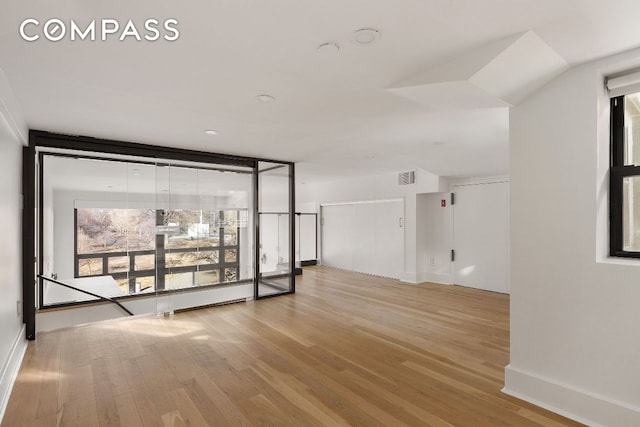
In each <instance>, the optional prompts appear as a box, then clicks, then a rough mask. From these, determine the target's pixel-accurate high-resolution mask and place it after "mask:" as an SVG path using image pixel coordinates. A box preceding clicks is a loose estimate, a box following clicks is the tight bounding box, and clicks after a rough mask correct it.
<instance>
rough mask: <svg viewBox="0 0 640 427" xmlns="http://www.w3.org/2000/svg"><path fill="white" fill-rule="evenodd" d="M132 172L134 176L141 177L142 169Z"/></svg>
mask: <svg viewBox="0 0 640 427" xmlns="http://www.w3.org/2000/svg"><path fill="white" fill-rule="evenodd" d="M131 172H132V173H133V176H140V169H134V170H132V171H131Z"/></svg>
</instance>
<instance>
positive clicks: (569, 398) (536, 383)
mask: <svg viewBox="0 0 640 427" xmlns="http://www.w3.org/2000/svg"><path fill="white" fill-rule="evenodd" d="M502 392H503V393H506V394H508V395H510V396H513V397H517V398H518V399H522V400H525V401H527V402H530V403H533V404H534V405H537V406H540V407H542V408H545V409H548V410H550V411H553V412H555V413H557V414H560V415H563V416H565V417H567V418H571V419H573V420H575V421H578V422H581V423H583V424H587V425H589V426H592V427H600V426H607V427H616V426H621V427H622V426H625V427H626V426H640V407H637V406H634V405H631V404H628V403H625V402H620V401H616V400H615V399H611V398H608V397H606V396H600V395H597V394H595V393H592V392H589V391H586V390H580V389H579V388H577V387H574V386H571V385H569V384H563V383H561V382H559V381H555V380H552V379H550V378H544V377H541V376H539V375H537V374H534V373H531V372H527V371H524V370H521V369H518V368H516V367H513V366H511V365H509V366H507V367H506V368H505V386H504V388H503V389H502Z"/></svg>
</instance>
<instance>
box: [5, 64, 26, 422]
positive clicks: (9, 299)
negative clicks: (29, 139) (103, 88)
mask: <svg viewBox="0 0 640 427" xmlns="http://www.w3.org/2000/svg"><path fill="white" fill-rule="evenodd" d="M0 74H1V73H0ZM0 77H2V76H0ZM0 80H1V79H0ZM0 83H1V82H0ZM3 93H4V92H3V87H2V85H1V84H0V152H2V156H0V200H1V203H0V224H2V244H1V245H0V272H1V273H2V279H1V280H0V420H1V419H2V415H3V414H4V409H5V407H6V402H7V400H8V398H9V393H10V391H11V387H12V385H13V381H14V379H15V374H16V372H17V369H18V368H19V366H20V362H21V360H22V356H23V354H24V350H25V349H26V339H25V331H24V328H23V322H22V314H21V313H22V303H21V301H22V252H21V251H22V243H21V237H22V212H21V206H20V204H21V202H20V196H21V193H22V190H21V186H22V142H21V141H20V140H19V137H18V136H16V132H15V129H13V127H12V125H11V124H10V120H7V119H6V117H7V115H8V113H7V112H6V111H4V107H5V104H4V103H3V101H4V100H3V99H2V97H3ZM18 306H19V310H20V311H18Z"/></svg>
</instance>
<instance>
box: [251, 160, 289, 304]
mask: <svg viewBox="0 0 640 427" xmlns="http://www.w3.org/2000/svg"><path fill="white" fill-rule="evenodd" d="M290 169H291V168H290V166H289V165H283V164H278V163H270V162H260V163H259V165H258V179H259V184H258V190H259V194H258V200H259V203H260V205H259V208H258V211H259V219H260V224H259V225H260V228H259V229H260V259H259V263H260V275H259V278H258V279H259V280H258V282H259V286H258V297H260V296H267V295H273V294H278V293H284V292H289V291H291V289H292V288H293V280H294V276H293V272H294V268H293V265H292V262H291V259H290V258H291V254H290V247H291V243H290V241H291V226H292V221H293V220H294V218H292V217H291V215H290V214H289V212H290V211H289V208H290V206H289V204H290V200H291V197H290V194H289V188H290Z"/></svg>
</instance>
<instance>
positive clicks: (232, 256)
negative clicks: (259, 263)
mask: <svg viewBox="0 0 640 427" xmlns="http://www.w3.org/2000/svg"><path fill="white" fill-rule="evenodd" d="M236 254H237V252H236V250H235V249H225V250H224V262H225V263H230V262H237V261H238V257H237V256H236Z"/></svg>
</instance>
